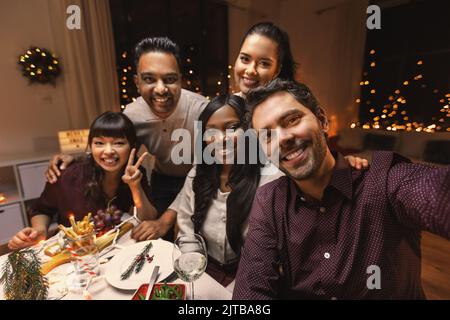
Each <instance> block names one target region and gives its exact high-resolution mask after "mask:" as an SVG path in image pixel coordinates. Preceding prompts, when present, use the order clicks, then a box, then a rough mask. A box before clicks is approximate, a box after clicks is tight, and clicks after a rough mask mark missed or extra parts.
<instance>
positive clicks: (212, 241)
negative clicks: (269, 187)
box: [169, 165, 283, 264]
mask: <svg viewBox="0 0 450 320" xmlns="http://www.w3.org/2000/svg"><path fill="white" fill-rule="evenodd" d="M267 170H270V173H272V174H270V175H266V174H265V173H266V172H269V171H267ZM261 173H262V174H261V180H260V183H259V186H262V185H264V184H266V183H268V182H270V181H272V180H275V179H277V178H279V177H280V176H282V175H283V173H282V172H281V171H279V170H278V169H277V168H276V167H274V166H273V165H270V166H268V167H264V168H263V169H262V171H261ZM195 175H196V168H195V167H193V168H192V169H191V171H189V173H188V175H187V177H186V181H185V183H184V186H183V189H181V191H180V193H179V194H178V196H177V198H176V199H175V201H174V202H173V203H172V204H171V205H170V206H169V209H172V210H174V211H176V212H177V223H178V227H179V228H180V235H181V234H191V233H194V224H193V222H192V220H191V217H192V216H193V215H194V208H195V194H194V191H193V189H192V183H193V180H194V177H195ZM229 194H230V193H229V192H221V191H220V190H219V189H218V190H217V198H216V199H212V202H211V206H210V207H209V210H208V212H207V214H206V218H205V221H204V222H203V226H202V228H201V230H200V231H201V233H202V235H203V236H204V237H205V240H206V242H207V245H208V254H209V255H210V256H211V257H212V258H213V259H215V260H217V261H218V262H220V263H224V264H228V263H231V262H234V261H236V259H238V256H237V255H236V253H235V252H234V251H233V249H232V248H231V246H230V243H229V241H228V238H227V232H226V223H227V198H228V196H229ZM247 231H248V219H247V220H246V221H245V222H244V224H243V225H242V230H241V232H242V237H243V238H244V239H245V236H246V235H247Z"/></svg>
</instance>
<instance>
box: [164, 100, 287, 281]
mask: <svg viewBox="0 0 450 320" xmlns="http://www.w3.org/2000/svg"><path fill="white" fill-rule="evenodd" d="M244 118H245V103H244V100H243V99H242V98H240V97H238V96H235V95H221V96H218V97H215V98H214V99H212V100H211V102H210V103H209V104H208V105H207V106H206V108H205V110H204V111H203V112H202V113H201V115H200V117H199V121H201V122H202V137H205V140H206V141H203V142H202V155H203V158H202V160H203V161H202V163H200V164H197V165H196V166H195V167H194V168H192V170H191V171H190V172H189V173H188V176H187V178H186V181H185V184H184V187H183V189H182V190H181V192H180V193H179V195H178V197H177V199H176V200H175V202H174V203H173V204H172V205H171V206H170V209H172V210H175V211H177V223H178V227H179V230H180V231H179V233H180V234H185V233H193V232H195V233H199V234H201V235H202V236H203V237H204V238H205V240H206V243H207V247H208V255H209V261H208V268H207V270H206V272H207V273H208V274H210V275H211V276H212V277H213V278H215V279H216V280H217V281H218V282H220V283H222V285H224V286H226V285H228V284H229V283H230V282H231V281H232V280H233V279H234V276H235V272H236V268H237V262H238V260H239V253H240V248H241V246H242V244H243V241H244V238H245V235H246V234H247V229H248V224H247V218H248V215H249V213H250V209H251V206H252V202H253V197H254V195H255V193H256V189H257V188H258V186H260V185H262V184H264V183H267V182H268V181H270V180H273V179H276V178H278V177H279V176H280V175H270V176H261V168H262V165H260V164H258V163H255V164H248V163H250V161H247V160H248V155H249V153H248V152H249V150H248V146H249V144H245V147H244V148H245V149H246V150H245V152H246V157H247V158H246V161H245V163H244V164H235V162H237V161H235V160H236V159H237V152H240V150H242V149H238V148H240V147H241V144H239V143H237V141H238V139H239V137H242V134H243V130H245V129H246V125H245V121H244ZM230 140H231V141H232V142H234V143H233V146H231V145H230V146H228V148H227V145H226V143H227V141H230ZM231 149H233V152H231V151H232V150H231ZM252 151H255V150H252ZM207 152H210V154H211V155H212V156H214V157H215V159H214V163H213V164H207V163H206V161H207V159H206V158H205V154H206V153H207ZM280 174H281V173H280Z"/></svg>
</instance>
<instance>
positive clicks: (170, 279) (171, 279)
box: [160, 271, 178, 283]
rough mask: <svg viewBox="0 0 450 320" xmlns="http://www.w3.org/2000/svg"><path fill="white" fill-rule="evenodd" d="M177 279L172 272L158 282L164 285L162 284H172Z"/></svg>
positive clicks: (175, 274)
mask: <svg viewBox="0 0 450 320" xmlns="http://www.w3.org/2000/svg"><path fill="white" fill-rule="evenodd" d="M177 279H178V275H177V273H176V272H175V271H173V272H172V273H171V274H169V275H168V276H167V277H165V278H164V279H162V280H161V281H160V282H162V283H164V282H167V283H169V282H173V281H175V280H177Z"/></svg>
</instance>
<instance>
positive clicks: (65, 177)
mask: <svg viewBox="0 0 450 320" xmlns="http://www.w3.org/2000/svg"><path fill="white" fill-rule="evenodd" d="M139 169H140V170H141V171H142V174H143V176H142V179H141V185H142V188H143V189H144V192H145V194H147V195H148V194H149V192H150V191H149V190H150V187H149V185H148V181H147V176H146V174H145V169H143V168H142V167H141V168H139ZM92 174H93V167H92V165H91V164H90V163H89V162H88V161H87V160H82V161H77V162H75V163H73V164H71V165H70V166H69V167H68V168H67V169H65V170H64V171H62V174H61V177H59V179H58V181H57V182H56V183H54V184H50V183H48V182H47V184H46V185H45V188H44V191H43V192H42V194H41V196H40V197H39V199H37V200H36V202H35V203H33V205H32V207H31V208H30V212H29V215H30V217H32V216H35V215H38V214H45V215H48V216H50V217H54V216H56V217H57V221H58V223H61V224H63V225H65V226H70V222H69V215H70V214H73V215H74V218H75V220H77V221H79V220H82V219H83V217H84V216H86V215H87V214H88V213H89V212H91V213H92V215H94V214H96V213H97V210H99V209H102V210H104V209H106V207H107V199H106V198H102V199H97V200H93V199H91V198H89V197H87V196H86V195H85V190H86V184H87V183H88V182H89V180H90V179H91V178H92ZM112 204H113V205H115V206H116V207H117V208H118V209H120V210H121V211H123V212H130V208H131V206H133V198H132V196H131V191H130V188H129V187H128V185H126V184H125V183H123V182H121V183H120V184H119V189H118V190H117V198H116V199H115V200H114V201H113V202H112Z"/></svg>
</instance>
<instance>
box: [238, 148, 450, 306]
mask: <svg viewBox="0 0 450 320" xmlns="http://www.w3.org/2000/svg"><path fill="white" fill-rule="evenodd" d="M421 230H428V231H431V232H433V233H436V234H438V235H441V236H443V237H445V238H450V166H447V167H442V168H435V167H431V166H426V165H421V164H412V163H410V162H409V160H407V159H405V158H403V157H401V156H399V155H396V154H393V153H391V152H375V153H374V154H373V160H372V164H371V166H370V168H369V169H366V170H362V171H356V170H353V169H352V168H350V167H349V166H348V164H347V162H346V161H345V160H344V159H343V157H342V156H341V155H337V156H336V166H335V168H334V170H333V174H332V178H331V181H330V183H329V185H328V186H327V188H326V189H325V191H324V196H323V199H322V200H321V201H317V200H313V199H308V198H307V196H306V195H305V194H303V193H302V191H301V190H300V189H299V188H298V187H297V185H296V184H295V183H294V182H293V180H292V179H290V178H288V177H281V178H279V179H278V180H275V181H273V182H271V183H269V184H267V185H265V186H263V187H261V188H260V189H258V191H257V194H256V196H255V200H254V203H253V208H252V212H251V216H250V222H249V232H248V235H247V239H246V241H245V245H244V248H243V250H242V256H241V261H240V265H239V269H238V273H237V276H236V286H235V289H234V294H233V299H421V298H425V296H424V293H423V290H422V285H421V278H420V275H421V274H420V273H421V268H420V267H421V255H420V231H421Z"/></svg>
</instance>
